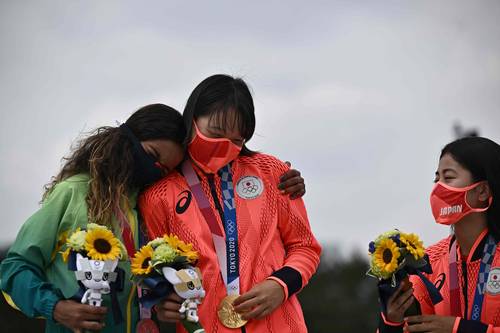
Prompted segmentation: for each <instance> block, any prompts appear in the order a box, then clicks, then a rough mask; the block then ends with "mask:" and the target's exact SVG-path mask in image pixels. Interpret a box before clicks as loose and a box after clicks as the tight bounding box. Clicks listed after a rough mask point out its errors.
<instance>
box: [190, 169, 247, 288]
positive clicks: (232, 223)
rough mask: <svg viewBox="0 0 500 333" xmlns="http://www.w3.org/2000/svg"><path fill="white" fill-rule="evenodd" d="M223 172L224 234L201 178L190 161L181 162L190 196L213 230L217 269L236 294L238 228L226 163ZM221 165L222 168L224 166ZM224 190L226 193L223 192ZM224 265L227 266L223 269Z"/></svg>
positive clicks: (229, 174) (237, 282) (229, 175)
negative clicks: (191, 195) (217, 262)
mask: <svg viewBox="0 0 500 333" xmlns="http://www.w3.org/2000/svg"><path fill="white" fill-rule="evenodd" d="M226 167H227V169H225V170H226V172H227V171H228V170H229V172H228V173H227V174H226V173H224V174H223V176H222V178H225V179H226V180H224V179H223V180H222V192H223V196H224V221H223V222H224V227H225V229H226V237H224V231H223V230H222V228H221V227H220V225H219V223H218V222H217V218H216V217H215V214H214V212H213V210H212V208H211V206H210V201H209V200H208V198H207V196H206V195H205V193H204V192H203V189H202V187H201V183H200V180H199V179H198V176H197V175H196V172H195V171H194V169H193V165H192V164H191V162H190V161H188V160H186V161H184V163H183V164H182V173H183V175H184V178H185V179H186V181H187V183H188V185H189V187H190V189H191V192H192V193H193V196H194V197H195V199H196V202H197V203H198V207H199V208H200V211H201V214H202V215H203V217H204V218H205V221H206V223H207V225H208V228H209V229H210V232H211V233H212V240H213V243H214V248H215V252H216V253H217V259H218V261H219V267H220V272H221V275H222V279H223V280H224V284H225V285H226V289H227V293H228V295H233V294H236V295H238V294H239V291H240V290H239V289H240V285H239V281H240V280H239V257H238V229H237V226H236V207H235V201H234V190H233V183H232V175H231V172H230V169H229V165H228V166H226ZM226 167H224V168H226ZM224 192H226V194H224ZM226 202H227V203H226ZM228 259H229V260H228ZM224 268H226V269H224Z"/></svg>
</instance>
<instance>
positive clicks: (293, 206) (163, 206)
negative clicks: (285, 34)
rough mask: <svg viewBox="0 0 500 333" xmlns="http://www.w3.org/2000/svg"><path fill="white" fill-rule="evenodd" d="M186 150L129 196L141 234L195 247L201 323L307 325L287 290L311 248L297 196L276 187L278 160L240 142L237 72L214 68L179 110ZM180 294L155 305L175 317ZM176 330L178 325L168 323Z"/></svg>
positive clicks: (247, 113)
mask: <svg viewBox="0 0 500 333" xmlns="http://www.w3.org/2000/svg"><path fill="white" fill-rule="evenodd" d="M183 117H184V121H185V124H186V126H187V127H186V128H187V129H188V135H187V138H188V141H187V150H188V154H189V159H187V160H186V161H185V162H184V163H183V165H182V168H181V172H174V173H172V174H170V175H169V176H168V177H166V178H165V179H163V180H162V181H160V182H159V183H157V184H156V185H154V186H152V187H151V188H150V189H149V190H147V191H146V192H145V193H144V194H143V196H142V197H141V198H140V200H139V207H140V211H141V213H142V215H143V217H144V221H145V225H146V226H147V230H148V233H149V236H150V237H151V238H155V237H160V236H162V235H163V234H165V233H173V234H175V235H177V236H179V238H181V239H183V240H184V241H187V242H190V243H193V244H194V248H196V249H197V250H198V251H199V253H200V260H199V263H198V266H199V267H200V269H201V271H202V274H203V285H204V288H205V290H207V294H206V297H205V299H204V301H203V303H202V304H201V306H200V307H199V318H200V321H201V324H202V325H203V327H204V328H205V329H206V330H207V332H212V333H222V332H252V333H254V332H255V333H260V332H262V333H264V332H265V333H270V332H274V333H286V332H297V333H300V332H307V328H306V325H305V322H304V317H303V315H302V310H301V307H300V304H299V303H298V300H297V298H296V296H295V294H296V293H297V292H298V291H300V290H301V289H302V288H303V287H304V286H305V285H306V284H307V282H308V281H309V279H310V278H311V276H312V274H313V273H314V272H315V271H316V268H317V265H318V263H319V255H320V252H321V248H320V246H319V244H318V242H317V241H316V239H315V237H314V235H313V234H312V232H311V229H310V227H309V222H308V218H307V213H306V210H305V207H304V203H303V201H302V199H297V200H290V198H289V197H287V196H284V195H281V193H280V192H279V190H278V189H277V188H276V184H277V183H278V181H279V176H280V174H282V173H283V172H285V171H286V170H287V169H288V166H287V165H286V164H284V163H282V162H280V161H279V160H278V159H276V158H274V157H272V156H269V155H265V154H261V153H256V152H253V151H251V150H249V149H248V147H247V146H246V144H247V142H248V141H249V140H250V138H251V137H252V135H253V133H254V129H255V114H254V106H253V100H252V96H251V94H250V91H249V89H248V87H247V85H246V84H245V82H244V81H243V80H241V79H235V78H233V77H230V76H227V75H214V76H211V77H209V78H207V79H205V80H204V81H203V82H201V83H200V84H199V85H198V86H197V87H196V88H195V89H194V91H193V92H192V94H191V96H190V97H189V100H188V102H187V105H186V108H185V110H184V114H183ZM181 302H182V301H181V300H180V299H179V298H177V297H176V296H174V295H171V296H170V297H169V298H167V299H166V300H165V301H164V302H162V303H160V304H159V305H157V306H156V312H157V316H158V318H159V319H160V320H163V321H178V320H179V319H181V317H180V314H179V312H178V310H179V308H180V303H181ZM177 331H178V332H185V331H184V329H183V328H182V326H181V325H179V324H178V325H177Z"/></svg>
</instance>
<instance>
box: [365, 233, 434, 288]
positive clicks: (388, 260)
mask: <svg viewBox="0 0 500 333" xmlns="http://www.w3.org/2000/svg"><path fill="white" fill-rule="evenodd" d="M369 252H370V256H371V260H370V270H369V271H368V273H367V274H368V275H369V276H373V277H376V278H378V279H380V280H391V284H392V286H393V287H395V286H396V274H395V273H396V272H397V271H400V270H402V269H404V268H405V267H413V268H419V267H423V266H425V265H426V264H427V261H426V260H425V259H424V257H425V248H424V246H423V243H422V241H421V240H420V238H418V236H417V235H415V234H405V233H404V232H401V231H399V230H392V231H389V232H386V233H383V234H382V235H380V236H378V237H377V238H376V239H375V240H374V241H372V242H370V245H369Z"/></svg>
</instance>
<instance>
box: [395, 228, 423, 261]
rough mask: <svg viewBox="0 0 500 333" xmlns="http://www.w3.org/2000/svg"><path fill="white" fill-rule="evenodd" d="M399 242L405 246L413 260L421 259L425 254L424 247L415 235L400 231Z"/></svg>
mask: <svg viewBox="0 0 500 333" xmlns="http://www.w3.org/2000/svg"><path fill="white" fill-rule="evenodd" d="M400 239H401V243H403V245H404V246H405V247H406V249H407V250H408V252H410V254H412V255H413V257H414V258H415V260H418V259H421V258H423V257H424V255H425V248H424V245H423V243H422V241H421V240H420V238H418V236H417V235H415V234H404V233H401V238H400Z"/></svg>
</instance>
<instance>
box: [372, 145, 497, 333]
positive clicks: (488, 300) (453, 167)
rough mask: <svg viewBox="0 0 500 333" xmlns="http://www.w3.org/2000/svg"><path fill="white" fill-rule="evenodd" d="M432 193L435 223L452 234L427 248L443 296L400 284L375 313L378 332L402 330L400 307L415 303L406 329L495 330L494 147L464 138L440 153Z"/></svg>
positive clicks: (443, 332)
mask: <svg viewBox="0 0 500 333" xmlns="http://www.w3.org/2000/svg"><path fill="white" fill-rule="evenodd" d="M435 182H436V185H435V187H434V189H433V191H432V193H431V208H432V213H433V215H434V218H435V220H436V222H437V223H440V224H444V225H452V230H453V233H452V235H451V236H449V237H447V238H445V239H443V240H441V241H439V242H438V243H437V244H435V245H433V246H430V247H429V248H428V249H427V251H426V252H427V254H428V255H429V260H430V264H431V266H432V270H433V273H432V274H428V275H427V277H428V278H429V280H430V281H432V282H433V283H434V284H435V285H436V287H437V288H438V289H440V292H441V295H442V296H443V301H441V302H439V303H438V304H436V305H433V304H432V302H431V300H430V297H429V294H428V292H427V290H426V288H425V286H424V285H423V283H422V282H421V280H420V279H418V278H413V277H412V278H411V279H410V280H411V282H412V286H413V288H409V289H408V290H407V291H403V290H404V289H405V286H404V285H403V286H401V287H399V289H398V290H397V291H396V292H395V294H394V295H393V296H392V297H391V298H390V299H389V301H388V304H387V313H386V314H384V315H382V320H381V324H380V327H379V331H380V332H381V333H388V332H391V333H392V332H402V331H403V328H404V323H405V318H404V313H405V311H406V310H407V309H408V308H409V307H410V306H411V304H412V303H413V302H414V301H415V300H416V301H418V303H419V304H420V308H421V311H422V315H420V316H412V317H409V318H406V327H405V328H404V329H405V330H406V331H408V332H430V333H451V332H459V333H500V146H499V145H498V144H496V143H495V142H493V141H491V140H488V139H485V138H480V137H469V138H463V139H459V140H456V141H454V142H452V143H450V144H448V145H447V146H445V147H444V149H443V150H442V152H441V157H440V160H439V166H438V169H437V171H436V178H435Z"/></svg>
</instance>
